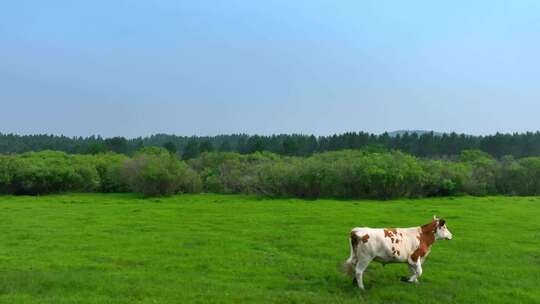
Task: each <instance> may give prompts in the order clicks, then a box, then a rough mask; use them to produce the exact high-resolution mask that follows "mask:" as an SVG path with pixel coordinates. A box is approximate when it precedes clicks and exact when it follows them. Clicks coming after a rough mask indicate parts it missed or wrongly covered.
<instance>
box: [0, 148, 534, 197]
mask: <svg viewBox="0 0 540 304" xmlns="http://www.w3.org/2000/svg"><path fill="white" fill-rule="evenodd" d="M66 191H82V192H138V193H143V194H144V195H145V196H160V195H170V194H176V193H198V192H213V193H247V194H257V195H264V196H271V197H299V198H312V199H315V198H376V199H391V198H400V197H426V196H446V195H461V194H469V195H493V194H504V195H539V194H540V157H527V158H521V159H514V158H513V157H512V156H505V157H502V158H501V159H500V160H497V159H495V158H493V157H492V156H490V155H489V154H487V153H485V152H482V151H479V150H465V151H463V152H461V153H460V155H459V156H458V157H457V158H455V159H453V160H434V159H426V158H417V157H415V156H412V155H408V154H405V153H403V152H400V151H390V152H377V151H372V150H369V149H364V150H344V151H335V152H326V153H317V154H314V155H312V156H310V157H295V156H281V155H277V154H274V153H270V152H256V153H251V154H239V153H235V152H205V153H203V154H201V155H199V156H198V157H195V158H192V159H190V160H188V161H184V160H181V159H180V158H179V157H178V156H177V155H176V154H174V153H171V152H169V151H167V150H166V149H164V148H155V147H149V148H143V149H141V150H140V151H139V152H137V153H135V154H134V155H133V156H132V157H128V156H126V155H123V154H118V153H112V152H107V153H99V154H95V155H81V154H67V153H64V152H59V151H42V152H27V153H23V154H11V155H0V193H2V194H29V195H38V194H47V193H55V192H66Z"/></svg>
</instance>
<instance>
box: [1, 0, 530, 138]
mask: <svg viewBox="0 0 540 304" xmlns="http://www.w3.org/2000/svg"><path fill="white" fill-rule="evenodd" d="M539 12H540V2H539V1H493V0H491V1H381V0H378V1H367V0H356V1H349V0H341V1H335V0H333V1H330V0H329V1H317V0H309V1H308V0H305V1H304V0H295V1H290V0H279V1H278V0H276V1H272V0H269V1H252V0H244V1H235V0H226V1H225V0H224V1H218V0H216V1H202V0H201V1H165V0H163V1H102V0H93V1H55V0H50V1H24V0H17V1H4V2H3V3H2V4H1V7H0V111H1V112H0V132H3V133H7V132H14V133H19V134H29V133H54V134H65V135H68V136H78V135H81V136H86V135H91V134H100V135H103V136H115V135H122V136H128V137H135V136H144V135H149V134H154V133H174V134H178V135H194V134H196V135H214V134H228V133H240V132H242V133H250V134H255V133H257V134H271V133H309V134H312V133H313V134H319V135H326V134H332V133H336V132H338V133H339V132H345V131H360V130H362V131H369V132H376V133H379V132H383V131H385V130H388V131H392V130H397V129H433V130H437V131H457V132H464V133H470V134H488V133H494V132H497V131H500V132H522V131H527V130H538V129H540V126H539V125H540V124H539V121H540V120H539V119H538V116H539V114H540V76H539V73H540V60H539V57H538V54H540V13H539Z"/></svg>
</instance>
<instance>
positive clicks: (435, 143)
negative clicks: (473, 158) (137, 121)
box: [0, 132, 540, 160]
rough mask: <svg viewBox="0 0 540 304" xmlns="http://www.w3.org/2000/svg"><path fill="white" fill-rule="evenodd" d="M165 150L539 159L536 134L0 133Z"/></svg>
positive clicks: (71, 148)
mask: <svg viewBox="0 0 540 304" xmlns="http://www.w3.org/2000/svg"><path fill="white" fill-rule="evenodd" d="M152 146H159V147H165V148H167V150H169V151H170V152H172V153H175V154H177V155H178V156H180V157H182V158H183V159H184V160H188V159H192V158H196V157H198V156H199V155H200V154H202V153H205V152H213V151H219V152H237V153H240V154H251V153H255V152H263V151H268V152H272V153H275V154H279V155H286V156H310V155H313V154H314V153H323V152H328V151H339V150H347V149H352V150H359V149H364V150H366V149H367V150H371V151H378V152H382V151H390V150H399V151H402V152H404V153H407V154H411V155H414V156H418V157H423V158H453V157H456V156H457V155H459V154H460V153H461V152H462V151H464V150H470V149H476V150H480V151H484V152H486V153H488V154H489V155H491V156H493V157H495V158H498V159H500V158H501V157H503V156H505V155H511V156H513V157H514V158H523V157H529V156H540V132H535V133H532V132H527V133H514V134H500V133H497V134H495V135H489V136H469V135H464V134H456V133H451V134H435V133H433V132H427V133H422V134H418V133H407V132H404V133H397V134H388V133H384V134H381V135H375V134H370V133H365V132H349V133H343V134H339V135H332V136H319V137H315V136H313V135H299V134H293V135H285V134H282V135H272V136H258V135H253V136H250V135H246V134H233V135H220V136H212V137H187V136H175V135H165V134H158V135H153V136H150V137H144V138H143V137H139V138H133V139H126V138H123V137H113V138H102V137H99V136H98V137H96V136H91V137H75V138H71V137H65V136H53V135H24V136H21V135H14V134H1V133H0V153H4V154H8V153H24V152H29V151H43V150H56V151H63V152H66V153H70V154H98V153H103V152H115V153H120V154H125V155H129V156H132V155H134V154H135V153H136V152H137V151H139V150H140V149H141V148H143V147H152Z"/></svg>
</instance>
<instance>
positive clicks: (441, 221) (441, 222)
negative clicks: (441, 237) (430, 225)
mask: <svg viewBox="0 0 540 304" xmlns="http://www.w3.org/2000/svg"><path fill="white" fill-rule="evenodd" d="M444 224H446V221H445V220H443V219H440V220H439V226H440V227H442V226H444Z"/></svg>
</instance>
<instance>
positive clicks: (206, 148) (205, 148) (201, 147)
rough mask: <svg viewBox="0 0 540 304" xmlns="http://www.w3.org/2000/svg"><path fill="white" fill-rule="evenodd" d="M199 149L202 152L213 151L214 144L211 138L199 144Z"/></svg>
mask: <svg viewBox="0 0 540 304" xmlns="http://www.w3.org/2000/svg"><path fill="white" fill-rule="evenodd" d="M199 151H200V152H201V153H203V152H213V151H214V146H213V145H212V143H211V142H210V141H209V140H205V141H202V142H201V144H200V145H199Z"/></svg>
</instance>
